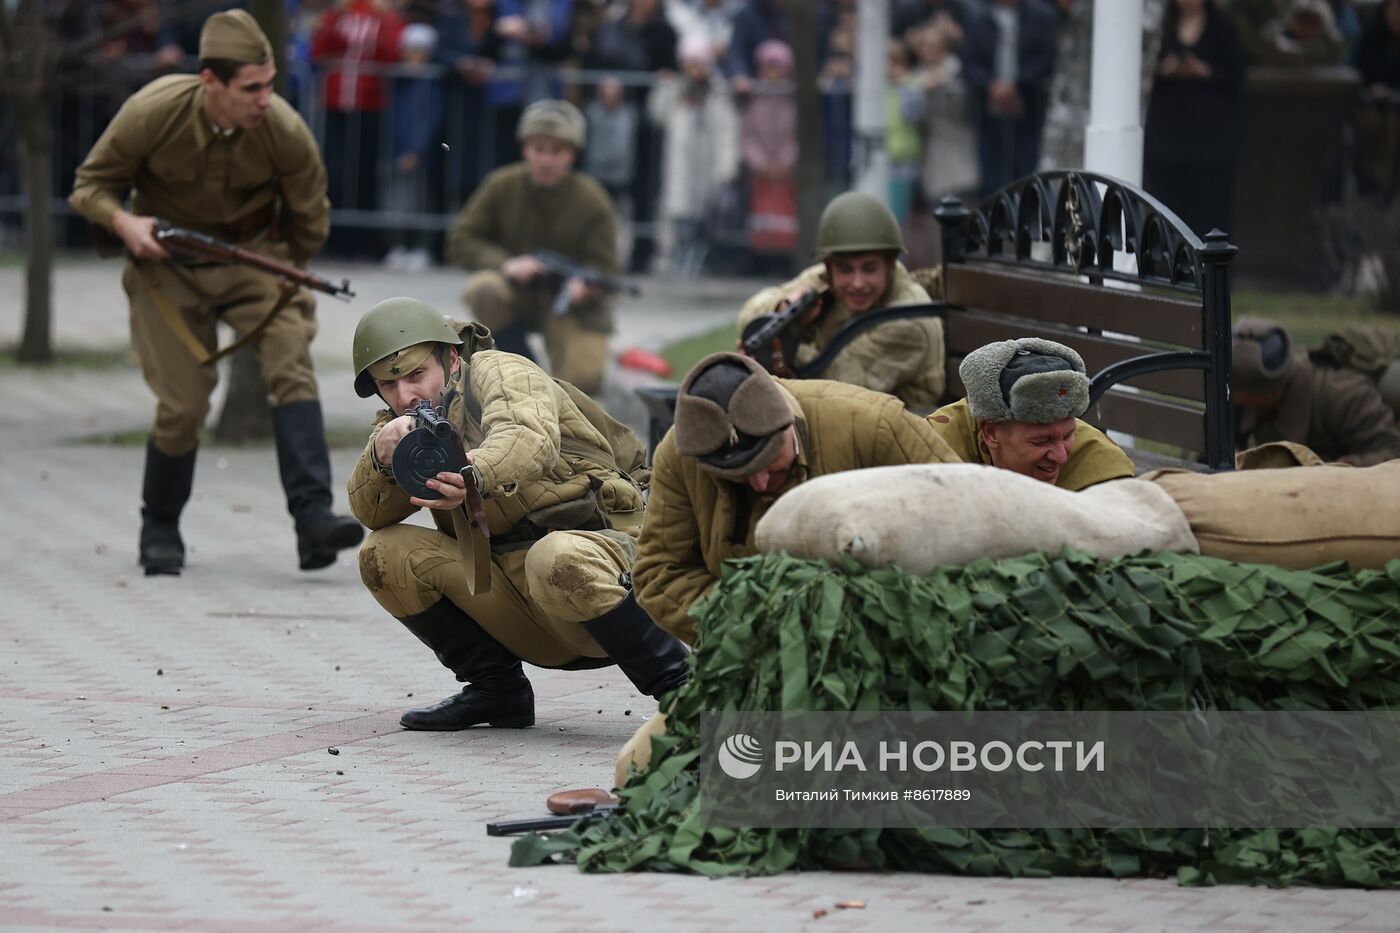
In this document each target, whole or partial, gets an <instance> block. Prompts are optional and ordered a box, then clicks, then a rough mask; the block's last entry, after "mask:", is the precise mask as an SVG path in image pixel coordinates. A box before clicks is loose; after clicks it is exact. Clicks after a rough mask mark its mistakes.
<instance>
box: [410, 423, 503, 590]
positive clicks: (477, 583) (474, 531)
mask: <svg viewBox="0 0 1400 933" xmlns="http://www.w3.org/2000/svg"><path fill="white" fill-rule="evenodd" d="M404 414H405V415H408V416H409V417H411V418H412V419H413V430H411V431H409V432H408V433H407V434H405V435H404V436H403V437H402V438H401V439H400V440H399V444H398V446H397V447H395V448H394V462H393V470H394V482H395V483H397V484H398V485H399V488H400V489H402V490H403V491H404V492H406V493H408V494H409V495H410V496H412V497H414V498H417V499H427V500H437V499H441V498H442V494H441V493H440V492H438V491H437V490H436V489H433V488H432V487H430V486H429V485H428V484H427V483H428V480H430V479H436V478H437V475H438V474H439V473H457V474H459V475H461V477H462V480H463V481H464V482H465V483H466V489H467V496H466V500H465V501H464V502H463V503H462V507H461V508H460V509H454V510H453V511H452V513H451V515H452V527H453V531H454V533H455V534H456V536H457V548H458V551H459V553H460V555H461V558H462V566H463V569H464V570H465V571H466V574H467V587H468V589H470V590H471V592H472V593H473V594H474V595H475V594H482V593H489V592H490V591H491V526H490V524H488V522H487V520H486V504H485V502H484V501H483V499H482V492H481V487H480V485H479V484H478V481H477V472H476V470H475V469H474V468H473V467H472V464H471V462H470V461H469V460H468V459H467V452H466V450H465V448H464V447H463V445H462V435H461V432H459V431H458V430H457V426H456V425H454V424H453V423H452V422H451V421H449V420H447V416H446V415H445V414H444V413H443V412H442V411H441V410H440V409H439V408H437V407H436V406H434V405H433V403H432V402H430V401H428V400H426V399H424V400H423V401H421V402H419V403H418V404H417V405H414V406H413V407H412V408H410V409H409V410H408V411H406V412H404Z"/></svg>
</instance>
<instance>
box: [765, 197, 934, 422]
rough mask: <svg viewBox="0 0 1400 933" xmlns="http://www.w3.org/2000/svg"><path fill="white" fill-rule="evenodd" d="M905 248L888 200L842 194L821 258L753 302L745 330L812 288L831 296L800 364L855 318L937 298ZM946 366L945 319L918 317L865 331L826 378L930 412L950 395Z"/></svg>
mask: <svg viewBox="0 0 1400 933" xmlns="http://www.w3.org/2000/svg"><path fill="white" fill-rule="evenodd" d="M903 252H904V236H903V234H902V233H901V232H900V229H899V222H898V221H896V220H895V217H894V213H893V212H892V211H891V210H890V209H889V208H888V207H887V206H885V204H883V203H882V202H881V201H879V200H877V199H876V198H874V197H871V196H870V195H868V194H862V193H860V192H854V191H848V192H846V193H845V194H841V195H838V196H837V197H835V198H834V199H832V201H831V203H830V204H828V205H827V206H826V210H825V211H823V212H822V217H821V222H820V225H819V226H818V227H817V258H818V260H819V261H818V262H817V263H816V264H815V265H812V266H809V267H808V268H806V269H804V270H803V271H802V273H801V274H800V275H798V276H797V278H795V279H793V280H792V281H790V282H788V283H786V284H784V285H777V286H772V287H770V288H765V289H763V290H762V291H760V292H759V293H758V294H756V295H754V296H753V297H752V298H750V299H749V300H748V301H747V302H745V304H744V307H743V310H742V311H740V313H739V329H740V331H743V329H744V328H745V327H747V326H748V325H749V323H750V322H751V321H753V320H755V319H757V318H759V317H761V316H763V315H766V314H773V313H775V312H777V311H779V310H781V309H782V308H784V307H786V306H787V305H788V304H790V303H792V302H794V301H797V300H798V299H799V298H801V297H802V296H803V295H804V294H805V293H807V292H809V291H818V292H824V293H826V294H827V296H828V297H827V298H826V300H824V301H823V302H822V303H821V304H820V305H819V306H818V310H817V311H816V313H815V314H814V316H813V317H812V318H811V319H809V320H807V321H805V322H803V324H802V325H801V326H802V331H801V334H800V337H801V341H800V343H799V345H798V349H797V359H796V360H795V362H796V363H797V364H798V365H801V364H803V363H806V362H808V361H810V360H812V359H813V358H815V357H816V356H817V355H818V354H820V353H821V351H822V349H823V348H824V347H825V346H826V344H827V343H828V342H829V341H830V340H831V338H832V337H834V336H835V335H836V333H837V332H838V331H840V329H841V327H842V326H843V325H844V324H846V322H848V321H850V320H851V319H852V318H855V317H857V316H859V315H861V314H865V313H867V312H870V311H875V310H878V309H880V308H889V307H896V306H901V305H918V304H928V303H929V302H930V301H931V300H932V299H931V298H930V297H929V294H928V292H927V291H925V290H924V288H923V286H922V285H920V284H919V283H918V282H917V281H915V280H914V277H913V276H912V275H910V274H909V270H908V269H906V268H905V267H904V264H903V263H901V262H900V261H899V256H900V254H901V253H903ZM943 366H944V360H943V322H942V321H941V320H939V319H938V318H935V317H928V318H912V319H906V320H901V321H889V322H886V323H884V324H881V325H879V326H877V327H873V328H871V329H870V330H868V331H866V332H864V333H862V334H861V335H860V336H858V337H856V338H855V339H854V340H852V341H851V342H850V343H849V344H847V345H846V347H845V349H843V350H842V351H841V352H840V353H839V354H837V356H836V358H835V359H834V360H833V361H832V363H831V365H830V366H828V367H827V369H826V371H825V372H823V373H822V374H821V375H822V377H823V378H825V379H832V380H835V381H837V382H849V383H852V384H853V385H858V386H863V387H865V388H867V389H874V390H876V391H877V392H886V393H889V394H891V395H895V396H897V397H898V398H900V399H901V400H902V401H903V402H904V404H905V405H907V406H909V407H910V408H917V409H925V410H928V409H932V408H934V407H936V406H937V405H938V402H939V400H940V398H941V397H942V395H943V388H944V373H943Z"/></svg>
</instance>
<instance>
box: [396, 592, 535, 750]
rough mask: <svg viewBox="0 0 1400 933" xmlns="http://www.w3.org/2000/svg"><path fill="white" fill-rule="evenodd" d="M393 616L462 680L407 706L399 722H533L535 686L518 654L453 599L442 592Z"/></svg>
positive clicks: (453, 725) (514, 725)
mask: <svg viewBox="0 0 1400 933" xmlns="http://www.w3.org/2000/svg"><path fill="white" fill-rule="evenodd" d="M399 621H400V622H402V623H403V625H404V628H406V629H408V630H409V631H410V632H412V633H413V634H414V635H415V636H417V638H418V640H419V641H421V642H422V643H423V644H425V645H427V646H428V647H429V648H431V649H433V652H434V653H435V654H437V657H438V660H439V661H441V662H442V666H443V667H445V668H447V669H448V670H449V671H451V672H452V673H454V674H456V675H457V679H458V680H460V681H462V682H463V683H465V684H466V685H467V686H465V687H463V688H462V691H461V692H460V693H455V694H453V695H452V696H450V697H448V698H447V699H445V700H443V701H442V702H441V703H438V704H436V705H435V706H429V707H425V708H423V709H411V710H409V711H408V712H406V713H404V714H403V717H402V718H401V719H400V720H399V725H401V726H403V727H404V728H405V729H434V730H443V731H447V730H455V729H469V728H471V727H472V726H479V725H481V724H483V723H485V724H487V725H491V726H496V727H497V728H504V729H524V728H526V727H527V726H533V725H534V724H535V691H534V690H532V689H531V688H530V681H529V679H528V678H527V677H526V676H525V672H524V671H523V670H522V669H521V665H520V659H519V658H517V657H516V656H515V655H513V654H511V653H510V651H508V650H507V649H506V647H505V646H504V645H502V644H501V643H500V642H498V641H496V639H494V638H492V637H491V636H490V634H488V633H487V632H486V630H485V629H483V628H482V627H481V626H480V625H478V624H477V623H476V620H475V619H473V618H472V617H471V616H469V615H467V614H466V613H465V612H463V611H462V610H461V609H460V608H458V607H457V605H456V604H454V603H453V602H451V601H450V600H448V599H446V598H443V599H441V600H439V601H438V602H437V603H436V604H434V605H433V606H430V607H429V608H427V609H425V610H423V611H422V612H420V613H417V614H416V615H411V616H408V617H407V618H404V619H400V620H399Z"/></svg>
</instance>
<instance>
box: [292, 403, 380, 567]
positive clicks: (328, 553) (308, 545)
mask: <svg viewBox="0 0 1400 933" xmlns="http://www.w3.org/2000/svg"><path fill="white" fill-rule="evenodd" d="M272 431H273V436H274V437H276V439H277V471H278V473H280V474H281V476H282V488H283V490H285V491H286V493H287V511H288V512H290V513H291V514H292V518H294V519H295V520H296V528H297V556H298V558H299V563H300V566H301V569H302V570H319V569H320V568H322V567H329V566H330V565H331V564H333V563H335V552H336V551H340V550H344V549H345V548H350V547H354V546H355V545H357V544H359V543H360V539H361V538H363V537H364V536H365V530H364V528H362V527H360V523H359V522H357V521H355V519H353V518H351V517H349V516H348V515H336V514H335V513H333V512H332V511H331V501H332V497H331V456H330V451H328V450H327V449H326V426H325V422H324V421H322V419H321V402H320V400H319V399H314V398H313V399H307V400H306V401H303V402H291V403H289V404H286V405H278V406H277V407H275V408H273V409H272Z"/></svg>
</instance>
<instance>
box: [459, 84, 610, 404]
mask: <svg viewBox="0 0 1400 933" xmlns="http://www.w3.org/2000/svg"><path fill="white" fill-rule="evenodd" d="M586 130H587V127H586V125H585V121H584V117H583V114H582V113H580V112H579V110H578V108H577V107H575V106H574V105H573V104H571V103H569V102H568V101H565V100H540V101H535V102H534V103H533V104H531V105H530V106H528V107H526V108H525V112H524V113H523V114H522V115H521V117H520V124H519V127H518V129H517V132H516V135H517V137H518V138H519V140H520V144H521V152H522V154H523V155H524V160H523V161H521V162H516V163H514V164H511V165H507V166H504V167H502V168H499V169H497V170H496V171H494V172H492V173H491V174H490V175H488V176H486V178H485V179H484V180H483V181H482V183H481V184H480V185H479V186H478V187H477V189H476V191H475V193H473V194H472V196H471V198H470V199H469V200H468V201H467V203H466V206H465V207H463V208H462V211H461V213H460V214H459V215H458V216H457V220H456V221H455V222H454V224H453V226H452V229H451V231H450V232H449V233H448V238H447V253H448V258H449V259H450V260H451V261H452V262H454V263H456V264H458V265H460V266H463V267H465V268H467V269H470V270H472V272H473V274H472V275H471V276H470V277H469V278H468V279H467V283H466V287H465V289H464V290H463V292H462V300H463V302H464V303H465V304H466V305H467V307H468V309H469V310H470V311H471V313H472V315H473V316H474V317H475V318H476V319H477V320H478V321H481V322H482V323H483V324H485V325H486V326H487V327H489V328H490V329H491V332H492V333H493V334H495V338H496V345H497V346H499V347H500V348H502V349H504V350H509V351H510V352H512V353H519V354H520V355H522V356H526V357H529V356H530V355H531V354H530V350H529V345H528V344H527V343H526V339H525V338H526V335H527V334H532V333H538V334H541V335H542V336H543V337H544V343H545V352H546V353H548V354H549V364H550V367H551V369H552V371H553V372H554V374H555V375H556V376H558V377H559V378H560V379H563V380H564V381H566V382H569V383H572V384H573V385H576V386H578V387H579V388H580V389H582V390H583V391H585V392H587V393H589V394H597V392H598V391H599V390H600V389H601V387H602V383H603V375H604V370H605V368H606V365H607V360H608V338H609V336H610V335H611V334H612V329H613V318H612V306H611V304H610V303H609V298H608V296H607V295H606V294H604V293H602V292H600V291H599V290H597V289H595V288H593V287H591V286H589V285H587V284H586V283H585V282H584V281H583V279H581V278H574V279H572V280H570V281H568V282H567V283H565V287H566V288H567V289H568V293H569V303H568V308H567V310H566V311H565V312H564V313H563V314H556V313H553V312H552V310H551V307H552V305H553V304H554V299H555V296H556V295H557V293H558V292H559V289H560V285H561V283H560V280H559V279H558V278H554V277H551V276H550V275H549V274H548V273H547V272H546V270H545V268H544V266H543V265H542V264H541V263H540V261H539V260H538V259H536V258H535V257H534V256H532V255H531V253H535V252H540V251H547V252H551V253H557V254H559V255H560V256H563V257H564V258H565V259H567V260H569V261H571V262H573V263H575V264H577V265H579V266H581V267H583V268H585V269H587V270H589V271H592V272H598V273H602V274H604V275H617V274H618V272H619V271H620V270H619V263H618V256H617V208H616V207H615V206H614V205H613V202H612V198H610V197H609V196H608V193H607V192H606V191H605V190H603V186H602V185H600V184H598V183H597V182H596V181H594V180H593V179H592V178H590V177H589V176H587V175H585V174H583V173H582V172H576V171H574V170H573V167H574V162H575V160H576V159H577V158H578V154H579V152H580V151H581V150H582V149H583V143H584V138H585V134H586Z"/></svg>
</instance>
